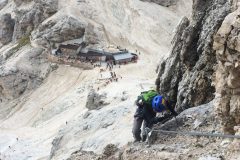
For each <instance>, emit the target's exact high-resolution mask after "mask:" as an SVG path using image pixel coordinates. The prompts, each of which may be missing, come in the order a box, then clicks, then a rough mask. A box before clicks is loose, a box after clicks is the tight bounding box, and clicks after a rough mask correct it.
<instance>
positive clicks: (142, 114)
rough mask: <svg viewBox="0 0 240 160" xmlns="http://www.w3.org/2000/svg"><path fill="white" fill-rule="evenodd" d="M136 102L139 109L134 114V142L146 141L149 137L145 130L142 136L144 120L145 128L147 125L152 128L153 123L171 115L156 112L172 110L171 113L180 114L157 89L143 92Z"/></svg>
mask: <svg viewBox="0 0 240 160" xmlns="http://www.w3.org/2000/svg"><path fill="white" fill-rule="evenodd" d="M135 104H136V105H137V110H136V112H135V114H134V122H133V129H132V133H133V137H134V142H137V141H141V140H142V141H143V142H144V141H145V140H146V138H147V133H145V131H142V137H141V126H142V123H143V122H144V123H143V128H144V129H145V128H146V127H148V128H151V127H152V126H153V124H156V123H158V122H162V121H164V120H165V119H166V118H169V115H168V116H164V117H156V113H160V112H164V111H170V112H171V115H174V116H177V115H178V114H177V113H176V112H175V111H174V109H173V108H172V106H171V105H170V103H169V102H168V100H167V99H166V98H164V97H163V96H161V95H159V94H158V92H157V91H155V90H150V91H146V92H142V93H141V95H140V96H138V98H137V100H136V101H135Z"/></svg>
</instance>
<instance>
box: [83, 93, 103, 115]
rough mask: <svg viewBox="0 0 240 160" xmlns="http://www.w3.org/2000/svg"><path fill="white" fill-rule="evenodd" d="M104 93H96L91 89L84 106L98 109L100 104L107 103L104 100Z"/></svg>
mask: <svg viewBox="0 0 240 160" xmlns="http://www.w3.org/2000/svg"><path fill="white" fill-rule="evenodd" d="M105 99H106V94H102V95H100V94H98V93H96V92H95V91H94V90H91V91H90V92H89V94H88V97H87V103H86V108H88V109H89V110H94V109H100V108H101V107H102V106H104V105H107V103H106V102H105V101H104V100H105Z"/></svg>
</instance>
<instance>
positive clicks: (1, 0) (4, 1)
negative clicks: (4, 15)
mask: <svg viewBox="0 0 240 160" xmlns="http://www.w3.org/2000/svg"><path fill="white" fill-rule="evenodd" d="M7 4H8V0H0V10H1V9H3V8H4V7H5V6H6V5H7Z"/></svg>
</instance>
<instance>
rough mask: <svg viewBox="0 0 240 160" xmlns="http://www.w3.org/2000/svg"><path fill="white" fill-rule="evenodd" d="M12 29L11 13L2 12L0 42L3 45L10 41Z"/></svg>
mask: <svg viewBox="0 0 240 160" xmlns="http://www.w3.org/2000/svg"><path fill="white" fill-rule="evenodd" d="M13 30H14V19H12V17H11V14H4V15H2V16H1V17H0V42H1V43H2V44H3V45H5V44H7V43H9V42H11V41H12V36H13Z"/></svg>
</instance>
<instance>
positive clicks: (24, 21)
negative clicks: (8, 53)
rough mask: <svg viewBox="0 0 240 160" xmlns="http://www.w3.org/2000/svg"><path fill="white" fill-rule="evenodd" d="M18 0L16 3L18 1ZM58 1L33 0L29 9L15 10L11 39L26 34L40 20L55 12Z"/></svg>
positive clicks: (29, 32) (16, 38)
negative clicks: (14, 22)
mask: <svg viewBox="0 0 240 160" xmlns="http://www.w3.org/2000/svg"><path fill="white" fill-rule="evenodd" d="M19 2H20V1H18V2H17V3H19ZM57 9H58V1H57V0H50V1H43V0H40V1H35V3H34V4H33V7H32V8H31V10H16V15H17V16H16V25H15V28H14V35H13V40H15V41H16V40H18V39H20V38H22V37H23V36H28V35H30V34H31V32H32V31H33V30H34V29H36V28H37V27H38V26H39V24H40V23H41V22H43V21H44V20H45V19H46V18H48V17H50V16H51V15H53V14H54V13H56V12H57Z"/></svg>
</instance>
